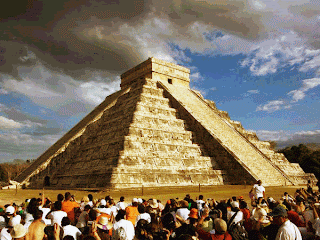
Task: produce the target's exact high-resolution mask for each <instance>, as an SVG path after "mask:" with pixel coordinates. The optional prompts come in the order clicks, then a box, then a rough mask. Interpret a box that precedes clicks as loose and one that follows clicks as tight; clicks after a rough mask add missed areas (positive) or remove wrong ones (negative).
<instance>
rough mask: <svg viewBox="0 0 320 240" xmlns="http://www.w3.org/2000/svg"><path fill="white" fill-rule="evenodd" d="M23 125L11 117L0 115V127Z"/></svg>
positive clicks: (19, 126) (8, 127)
mask: <svg viewBox="0 0 320 240" xmlns="http://www.w3.org/2000/svg"><path fill="white" fill-rule="evenodd" d="M21 127H23V124H21V123H19V122H16V121H14V120H12V119H8V118H6V117H3V116H0V129H2V130H3V129H16V128H21Z"/></svg>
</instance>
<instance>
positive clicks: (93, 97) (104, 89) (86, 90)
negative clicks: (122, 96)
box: [76, 79, 120, 105]
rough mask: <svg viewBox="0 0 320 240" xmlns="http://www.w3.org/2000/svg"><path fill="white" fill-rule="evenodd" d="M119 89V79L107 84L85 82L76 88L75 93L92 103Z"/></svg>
mask: <svg viewBox="0 0 320 240" xmlns="http://www.w3.org/2000/svg"><path fill="white" fill-rule="evenodd" d="M118 90H120V79H118V81H113V82H111V83H109V84H107V83H103V82H94V81H90V82H86V83H83V84H81V85H80V86H79V88H78V89H77V90H76V91H77V95H78V96H81V97H82V98H84V99H85V100H86V101H87V102H90V103H92V104H94V105H97V104H100V103H101V102H103V100H104V99H105V98H106V97H107V96H109V95H110V94H112V93H114V92H116V91H118Z"/></svg>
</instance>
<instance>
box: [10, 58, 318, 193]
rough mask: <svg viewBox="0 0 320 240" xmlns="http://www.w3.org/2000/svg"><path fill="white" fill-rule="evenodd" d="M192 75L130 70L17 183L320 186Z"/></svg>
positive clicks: (161, 64) (150, 63)
mask: <svg viewBox="0 0 320 240" xmlns="http://www.w3.org/2000/svg"><path fill="white" fill-rule="evenodd" d="M189 75H190V70H189V69H187V68H185V67H182V66H178V65H175V64H172V63H168V62H165V61H162V60H158V59H155V58H150V59H148V60H147V61H145V62H143V63H141V64H140V65H138V66H136V67H135V68H132V69H130V70H129V71H127V72H125V73H124V74H122V75H121V90H120V91H118V92H116V93H114V94H112V95H110V96H108V97H107V98H106V99H105V101H103V102H102V103H101V104H100V105H99V106H98V107H96V108H95V109H94V110H93V111H92V112H91V113H90V114H89V115H87V116H86V117H85V118H84V119H83V120H81V121H80V122H79V123H78V124H77V125H76V126H75V127H74V128H72V129H71V130H70V131H69V132H68V133H66V134H65V135H64V136H63V137H62V138H61V139H60V140H58V141H57V142H56V143H55V144H54V145H52V146H51V147H50V148H49V149H48V150H47V151H46V152H44V153H43V154H42V155H41V156H40V157H39V158H38V159H36V160H35V161H34V162H33V163H32V165H31V166H30V167H29V168H27V169H26V170H25V171H24V172H22V173H21V174H20V175H19V176H18V177H17V178H16V179H15V181H17V182H18V183H19V184H20V186H23V187H28V188H42V187H43V185H44V184H45V185H46V186H49V188H56V189H78V188H81V189H107V188H131V187H141V186H142V185H143V186H146V187H159V186H189V185H198V184H201V185H224V184H252V183H254V182H255V181H257V180H258V179H261V180H262V181H263V184H264V185H266V186H268V185H269V186H271V185H272V186H280V185H299V184H306V183H307V181H308V180H309V179H310V180H312V181H316V178H315V177H314V175H313V174H306V173H305V172H304V171H303V170H302V169H301V167H300V166H299V164H294V163H289V162H288V160H287V159H286V158H285V157H284V155H283V154H280V153H275V152H274V151H273V150H272V149H271V148H270V144H269V143H268V142H263V141H259V139H258V138H257V136H256V134H255V133H253V132H249V131H246V130H245V129H244V128H243V127H242V125H241V124H240V123H239V122H236V121H232V120H230V118H229V116H228V113H226V112H224V111H220V110H218V109H217V108H216V107H215V104H214V102H212V101H209V100H206V99H204V98H203V96H202V95H201V94H200V93H199V92H196V91H193V90H191V89H190V87H189V81H190V80H189Z"/></svg>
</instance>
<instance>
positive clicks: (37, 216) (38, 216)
mask: <svg viewBox="0 0 320 240" xmlns="http://www.w3.org/2000/svg"><path fill="white" fill-rule="evenodd" d="M42 214H43V212H42V211H41V210H40V209H38V208H37V209H36V210H35V211H34V213H33V214H32V216H33V219H34V220H38V219H42Z"/></svg>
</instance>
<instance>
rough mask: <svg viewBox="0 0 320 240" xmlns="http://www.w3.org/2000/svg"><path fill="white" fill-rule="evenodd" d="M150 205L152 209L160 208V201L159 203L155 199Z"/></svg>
mask: <svg viewBox="0 0 320 240" xmlns="http://www.w3.org/2000/svg"><path fill="white" fill-rule="evenodd" d="M149 205H150V206H151V207H152V208H158V207H159V204H158V201H157V199H155V198H153V199H152V200H150V201H149Z"/></svg>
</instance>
